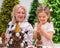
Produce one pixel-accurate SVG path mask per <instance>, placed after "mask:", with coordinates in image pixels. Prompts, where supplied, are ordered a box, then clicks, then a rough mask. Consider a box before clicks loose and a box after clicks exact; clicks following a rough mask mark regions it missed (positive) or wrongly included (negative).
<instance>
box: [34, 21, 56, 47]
mask: <svg viewBox="0 0 60 48" xmlns="http://www.w3.org/2000/svg"><path fill="white" fill-rule="evenodd" d="M42 28H43V29H44V30H45V31H46V32H53V33H55V31H54V27H53V23H52V22H50V23H48V22H47V23H45V24H43V25H42ZM36 29H37V23H36V24H35V28H34V31H36ZM41 40H42V43H43V45H45V46H46V45H47V46H49V45H53V41H52V40H48V39H47V38H46V37H44V36H43V35H41Z"/></svg>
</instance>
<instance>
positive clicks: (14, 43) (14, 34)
mask: <svg viewBox="0 0 60 48" xmlns="http://www.w3.org/2000/svg"><path fill="white" fill-rule="evenodd" d="M27 32H28V31H25V32H24V31H21V29H20V27H19V24H18V23H16V27H15V30H14V31H10V32H9V34H10V36H11V37H10V39H9V42H8V43H7V47H8V48H26V47H27V46H28V44H27V42H26V41H24V34H25V33H27Z"/></svg>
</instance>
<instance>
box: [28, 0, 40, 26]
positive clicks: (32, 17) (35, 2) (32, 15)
mask: <svg viewBox="0 0 60 48" xmlns="http://www.w3.org/2000/svg"><path fill="white" fill-rule="evenodd" d="M38 4H39V3H38V0H33V2H32V4H31V10H30V12H29V14H30V16H29V20H28V21H29V22H30V23H31V24H32V25H33V24H34V23H35V22H36V21H37V20H36V18H37V17H36V9H37V7H38Z"/></svg>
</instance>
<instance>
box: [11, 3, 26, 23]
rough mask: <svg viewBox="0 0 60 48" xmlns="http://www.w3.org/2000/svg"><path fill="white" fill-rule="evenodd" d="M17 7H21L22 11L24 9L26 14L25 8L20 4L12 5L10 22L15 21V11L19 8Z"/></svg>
mask: <svg viewBox="0 0 60 48" xmlns="http://www.w3.org/2000/svg"><path fill="white" fill-rule="evenodd" d="M19 8H22V9H23V10H24V11H25V16H26V9H25V8H24V7H23V6H21V5H20V4H17V5H15V6H14V7H13V10H12V13H11V16H12V22H15V21H16V19H15V15H16V11H17V10H18V9H19Z"/></svg>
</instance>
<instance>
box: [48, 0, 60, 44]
mask: <svg viewBox="0 0 60 48" xmlns="http://www.w3.org/2000/svg"><path fill="white" fill-rule="evenodd" d="M48 3H49V7H50V8H52V9H53V12H52V13H51V19H52V21H53V22H54V27H55V34H54V37H53V40H54V42H55V43H59V42H60V37H59V36H60V33H59V32H60V0H48Z"/></svg>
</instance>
